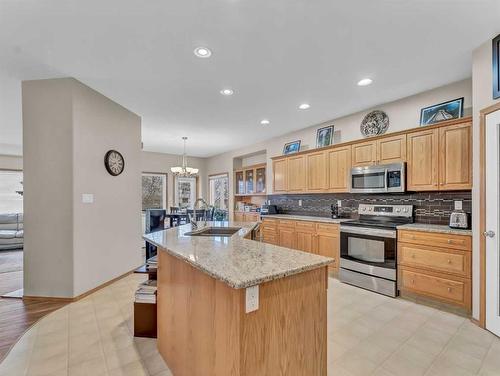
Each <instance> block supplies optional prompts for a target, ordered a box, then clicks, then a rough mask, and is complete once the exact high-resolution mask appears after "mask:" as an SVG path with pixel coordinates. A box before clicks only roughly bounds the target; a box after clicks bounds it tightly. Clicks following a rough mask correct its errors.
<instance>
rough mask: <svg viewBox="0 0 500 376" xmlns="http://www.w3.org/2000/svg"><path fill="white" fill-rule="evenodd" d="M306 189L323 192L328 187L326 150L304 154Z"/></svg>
mask: <svg viewBox="0 0 500 376" xmlns="http://www.w3.org/2000/svg"><path fill="white" fill-rule="evenodd" d="M306 162H307V163H306V165H307V168H306V171H307V191H308V192H323V191H326V189H327V187H328V170H327V152H326V151H321V152H317V153H311V154H306Z"/></svg>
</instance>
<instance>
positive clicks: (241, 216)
mask: <svg viewBox="0 0 500 376" xmlns="http://www.w3.org/2000/svg"><path fill="white" fill-rule="evenodd" d="M233 217H234V221H235V222H245V214H244V213H242V212H234V216H233Z"/></svg>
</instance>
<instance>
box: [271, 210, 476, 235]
mask: <svg viewBox="0 0 500 376" xmlns="http://www.w3.org/2000/svg"><path fill="white" fill-rule="evenodd" d="M262 218H277V219H289V220H295V221H313V222H324V223H342V222H346V221H352V220H353V218H336V219H333V218H328V217H314V216H308V215H293V214H269V215H265V216H262ZM397 229H398V230H413V231H427V232H438V233H441V234H455V235H469V236H470V235H472V230H461V229H455V228H450V227H449V226H447V225H431V224H427V223H410V224H407V225H401V226H398V227H397Z"/></svg>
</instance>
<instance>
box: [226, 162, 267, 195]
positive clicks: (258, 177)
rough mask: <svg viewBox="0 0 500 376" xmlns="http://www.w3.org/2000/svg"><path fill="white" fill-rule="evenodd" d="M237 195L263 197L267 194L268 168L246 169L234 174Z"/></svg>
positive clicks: (261, 166)
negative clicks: (262, 195)
mask: <svg viewBox="0 0 500 376" xmlns="http://www.w3.org/2000/svg"><path fill="white" fill-rule="evenodd" d="M234 182H235V187H234V191H235V194H236V195H240V196H241V195H248V196H252V195H261V194H265V193H266V166H265V165H264V164H262V165H256V166H248V167H244V168H243V169H242V170H238V171H235V172H234Z"/></svg>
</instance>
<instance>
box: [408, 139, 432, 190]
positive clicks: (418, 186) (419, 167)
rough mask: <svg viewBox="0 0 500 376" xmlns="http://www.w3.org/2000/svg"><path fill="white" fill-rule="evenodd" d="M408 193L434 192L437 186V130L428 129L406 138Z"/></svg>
mask: <svg viewBox="0 0 500 376" xmlns="http://www.w3.org/2000/svg"><path fill="white" fill-rule="evenodd" d="M407 139H408V141H407V151H408V172H407V174H406V177H407V179H408V182H407V188H408V190H409V191H435V190H438V189H439V186H438V160H439V158H438V145H439V144H438V139H439V130H437V129H430V130H427V131H420V132H416V133H410V134H409V135H408V136H407Z"/></svg>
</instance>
